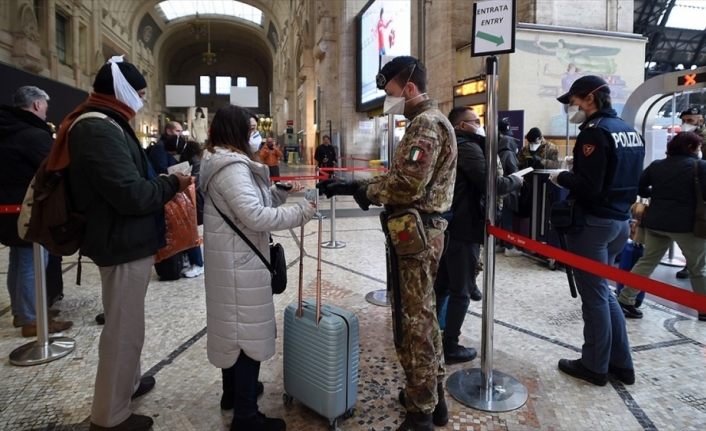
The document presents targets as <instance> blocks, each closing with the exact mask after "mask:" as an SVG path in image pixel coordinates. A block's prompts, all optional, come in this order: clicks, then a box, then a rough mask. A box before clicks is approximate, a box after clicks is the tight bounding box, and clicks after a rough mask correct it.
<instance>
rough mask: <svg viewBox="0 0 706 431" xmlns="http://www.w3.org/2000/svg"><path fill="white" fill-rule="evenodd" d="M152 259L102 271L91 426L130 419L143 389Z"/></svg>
mask: <svg viewBox="0 0 706 431" xmlns="http://www.w3.org/2000/svg"><path fill="white" fill-rule="evenodd" d="M153 264H154V257H153V256H149V257H146V258H143V259H139V260H135V261H132V262H128V263H124V264H121V265H115V266H106V267H101V268H99V271H100V275H101V284H102V291H103V311H104V313H105V326H104V327H103V332H102V333H101V337H100V343H99V345H98V371H97V373H96V386H95V391H94V394H93V407H92V410H91V422H92V423H93V424H95V425H99V426H102V427H106V428H110V427H114V426H116V425H118V424H120V423H121V422H123V421H125V420H126V419H127V418H128V417H129V416H130V414H131V412H130V398H131V397H132V394H133V393H134V392H135V389H137V387H138V386H139V383H140V377H141V371H140V354H141V353H142V344H143V343H144V341H145V294H146V293H147V285H148V284H149V280H150V275H151V271H152V265H153Z"/></svg>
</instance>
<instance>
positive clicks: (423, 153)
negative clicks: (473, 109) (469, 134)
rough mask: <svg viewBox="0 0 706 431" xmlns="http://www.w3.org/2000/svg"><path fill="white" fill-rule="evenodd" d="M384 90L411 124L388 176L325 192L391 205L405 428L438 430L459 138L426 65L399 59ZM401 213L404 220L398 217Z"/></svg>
mask: <svg viewBox="0 0 706 431" xmlns="http://www.w3.org/2000/svg"><path fill="white" fill-rule="evenodd" d="M377 85H378V88H380V89H384V90H385V92H386V93H387V98H386V100H385V113H386V114H390V113H395V114H402V113H404V115H405V116H406V117H407V118H408V119H410V123H409V125H408V127H407V131H406V132H405V134H404V136H403V137H402V140H401V141H400V143H399V144H398V146H397V148H396V150H395V153H394V156H393V159H392V161H391V164H390V170H389V172H388V173H387V174H385V175H380V176H378V177H375V178H373V179H371V180H367V181H362V182H361V181H359V182H352V183H351V182H349V183H343V182H340V181H338V182H337V181H335V180H328V181H324V182H322V183H321V185H320V187H319V188H320V189H321V190H322V191H323V192H324V193H326V194H327V196H333V195H336V194H349V195H353V197H354V198H355V200H356V202H358V205H360V207H361V208H363V209H364V210H367V209H368V206H369V205H370V204H375V205H384V206H385V212H386V214H388V215H389V219H387V220H388V221H387V226H385V225H384V226H383V230H385V231H386V234H387V236H388V241H390V242H391V243H392V245H393V247H394V249H395V251H396V253H395V254H396V256H393V258H392V259H394V260H395V261H396V262H395V263H396V266H397V271H396V274H395V273H393V274H388V279H389V278H390V277H392V278H397V281H398V283H396V284H397V286H398V289H397V291H396V292H394V294H393V295H392V296H393V298H392V301H393V310H397V312H394V311H393V320H394V321H395V324H394V325H393V332H394V335H395V347H396V350H397V356H398V358H399V360H400V363H401V365H402V367H403V368H404V370H405V376H406V379H407V387H406V391H403V392H402V393H401V394H400V401H401V402H402V403H403V404H404V405H405V407H406V409H407V416H406V418H405V421H404V422H403V423H402V425H401V426H400V428H399V430H415V431H416V430H433V425H432V422H433V424H435V425H437V426H443V425H445V424H446V423H447V422H448V411H447V408H446V402H445V400H444V386H443V377H444V373H445V371H444V365H443V358H442V354H443V349H442V344H441V336H440V332H439V324H438V321H437V319H436V304H435V296H434V288H433V286H434V279H435V278H436V273H437V269H438V267H439V260H440V258H441V254H442V251H443V247H444V230H445V229H446V226H447V222H446V220H444V219H443V218H442V217H441V213H443V212H445V211H447V210H448V209H449V208H450V206H451V201H452V198H453V189H454V181H455V179H456V155H457V152H456V137H455V135H454V132H453V127H452V126H451V124H450V123H449V121H448V120H447V119H446V117H445V116H444V115H443V114H442V113H441V112H440V111H439V110H438V108H437V107H436V102H434V101H433V100H430V99H429V98H428V97H427V95H426V70H425V67H424V65H423V64H422V63H421V62H420V61H419V60H417V59H415V58H414V57H409V56H403V57H396V58H395V59H393V60H392V61H390V62H389V63H388V64H386V65H385V66H384V67H383V68H382V70H381V71H380V73H379V74H378V76H377ZM410 209H411V210H416V211H417V212H418V215H419V217H417V218H416V220H418V221H419V222H420V223H414V221H413V220H415V218H414V217H413V216H409V215H408V214H406V211H405V210H410ZM413 212H414V211H413ZM400 213H404V215H403V216H401V217H399V218H396V214H400ZM400 220H404V221H402V222H400ZM383 223H385V222H383ZM417 227H419V228H420V229H419V230H421V231H422V232H417V229H416V228H417ZM420 244H421V246H420ZM393 267H394V264H393ZM388 268H389V266H388Z"/></svg>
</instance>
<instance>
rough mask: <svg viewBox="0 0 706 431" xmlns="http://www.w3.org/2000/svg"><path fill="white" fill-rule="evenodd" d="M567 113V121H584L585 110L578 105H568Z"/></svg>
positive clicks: (578, 122)
mask: <svg viewBox="0 0 706 431" xmlns="http://www.w3.org/2000/svg"><path fill="white" fill-rule="evenodd" d="M567 114H568V115H569V123H573V124H581V123H583V122H584V121H586V112H585V111H582V110H580V109H579V107H578V106H569V110H568V112H567Z"/></svg>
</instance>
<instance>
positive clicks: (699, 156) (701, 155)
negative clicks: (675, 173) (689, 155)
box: [696, 150, 704, 159]
mask: <svg viewBox="0 0 706 431" xmlns="http://www.w3.org/2000/svg"><path fill="white" fill-rule="evenodd" d="M696 157H698V158H699V159H703V158H704V153H702V152H701V150H699V152H698V153H696Z"/></svg>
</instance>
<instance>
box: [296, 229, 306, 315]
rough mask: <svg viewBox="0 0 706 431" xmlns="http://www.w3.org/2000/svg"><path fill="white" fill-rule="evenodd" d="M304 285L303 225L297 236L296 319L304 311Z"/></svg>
mask: <svg viewBox="0 0 706 431" xmlns="http://www.w3.org/2000/svg"><path fill="white" fill-rule="evenodd" d="M303 285H304V223H302V226H301V234H300V236H299V292H298V297H297V317H302V315H303V314H304V310H303V308H302V306H303V305H302V303H303V293H302V289H303Z"/></svg>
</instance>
